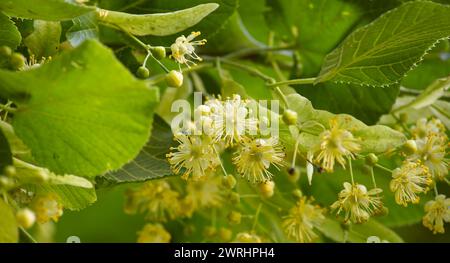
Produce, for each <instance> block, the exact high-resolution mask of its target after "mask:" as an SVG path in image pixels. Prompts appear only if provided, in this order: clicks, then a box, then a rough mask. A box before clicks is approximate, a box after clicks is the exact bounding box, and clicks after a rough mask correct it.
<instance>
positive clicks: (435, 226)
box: [422, 195, 450, 234]
mask: <svg viewBox="0 0 450 263" xmlns="http://www.w3.org/2000/svg"><path fill="white" fill-rule="evenodd" d="M425 213H426V214H425V216H424V217H423V220H422V222H423V225H424V226H426V227H427V228H428V229H430V230H431V231H433V233H434V234H436V233H441V234H443V233H445V229H444V222H447V223H449V222H450V198H446V197H445V195H438V196H436V198H435V200H431V201H428V202H427V203H426V204H425Z"/></svg>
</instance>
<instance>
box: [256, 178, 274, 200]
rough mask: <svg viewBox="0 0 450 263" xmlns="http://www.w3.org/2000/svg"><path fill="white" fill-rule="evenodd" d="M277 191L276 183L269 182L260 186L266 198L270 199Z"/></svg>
mask: <svg viewBox="0 0 450 263" xmlns="http://www.w3.org/2000/svg"><path fill="white" fill-rule="evenodd" d="M274 189H275V183H274V181H268V182H264V183H260V184H259V191H260V192H261V195H262V196H263V197H264V198H270V197H272V196H273V193H274Z"/></svg>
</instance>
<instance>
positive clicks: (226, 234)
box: [219, 227, 233, 242]
mask: <svg viewBox="0 0 450 263" xmlns="http://www.w3.org/2000/svg"><path fill="white" fill-rule="evenodd" d="M219 237H220V239H221V241H223V242H228V241H230V240H231V238H232V237H233V231H231V230H230V229H228V228H224V227H222V228H220V229H219Z"/></svg>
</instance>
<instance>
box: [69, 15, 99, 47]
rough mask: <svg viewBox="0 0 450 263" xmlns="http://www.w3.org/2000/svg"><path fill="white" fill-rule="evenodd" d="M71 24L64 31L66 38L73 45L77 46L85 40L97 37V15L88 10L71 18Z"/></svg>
mask: <svg viewBox="0 0 450 263" xmlns="http://www.w3.org/2000/svg"><path fill="white" fill-rule="evenodd" d="M72 21H73V26H72V27H71V28H70V29H69V30H68V31H67V32H66V38H67V40H68V41H69V42H70V44H71V45H72V46H74V47H78V46H79V45H81V43H83V42H84V41H85V40H88V39H97V38H98V34H99V29H98V24H97V15H96V14H95V12H89V13H87V14H85V15H82V16H80V17H76V18H74V19H73V20H72Z"/></svg>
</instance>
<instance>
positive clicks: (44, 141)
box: [0, 41, 159, 177]
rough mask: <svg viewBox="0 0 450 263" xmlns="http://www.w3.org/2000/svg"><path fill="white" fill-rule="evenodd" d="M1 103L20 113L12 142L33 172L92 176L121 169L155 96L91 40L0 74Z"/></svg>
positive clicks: (143, 133)
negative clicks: (24, 152)
mask: <svg viewBox="0 0 450 263" xmlns="http://www.w3.org/2000/svg"><path fill="white" fill-rule="evenodd" d="M0 78H1V79H2V82H1V83H0V96H3V97H7V98H11V99H12V100H13V101H14V102H15V103H16V104H17V106H18V108H17V111H16V112H15V114H14V118H13V127H14V130H15V132H16V134H17V136H18V137H19V138H20V139H21V140H22V141H23V142H24V143H25V144H26V145H27V146H28V147H29V148H30V149H31V151H32V155H33V157H34V159H35V160H36V162H37V164H38V165H39V166H43V167H47V168H49V169H50V170H51V171H52V172H54V173H56V174H75V175H80V176H88V177H94V176H97V175H99V174H103V173H105V172H107V171H111V170H115V169H118V168H120V167H121V166H122V165H124V164H125V163H127V162H128V161H130V160H132V159H133V158H134V157H135V156H136V155H137V154H138V153H139V151H140V149H141V148H142V146H144V144H145V143H146V141H147V139H148V137H149V132H150V127H151V122H152V112H153V109H154V107H155V104H156V103H157V101H158V97H159V93H158V90H157V89H155V88H149V87H147V86H146V85H145V83H143V82H141V81H138V80H136V79H135V78H134V77H133V76H132V75H131V74H130V73H129V72H128V71H127V70H126V69H125V68H124V67H123V66H122V65H121V64H120V63H119V62H118V61H117V60H116V59H115V57H114V55H113V54H112V52H111V51H110V50H108V49H107V48H105V47H104V46H102V45H101V44H100V43H98V42H95V41H86V42H85V43H84V44H82V45H81V46H80V47H78V48H77V49H75V50H73V51H71V52H67V53H64V54H62V55H61V56H59V57H58V58H56V59H54V60H53V61H51V62H49V63H48V64H45V65H42V66H41V67H39V68H38V69H33V70H30V71H25V72H18V73H15V72H8V71H0Z"/></svg>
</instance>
